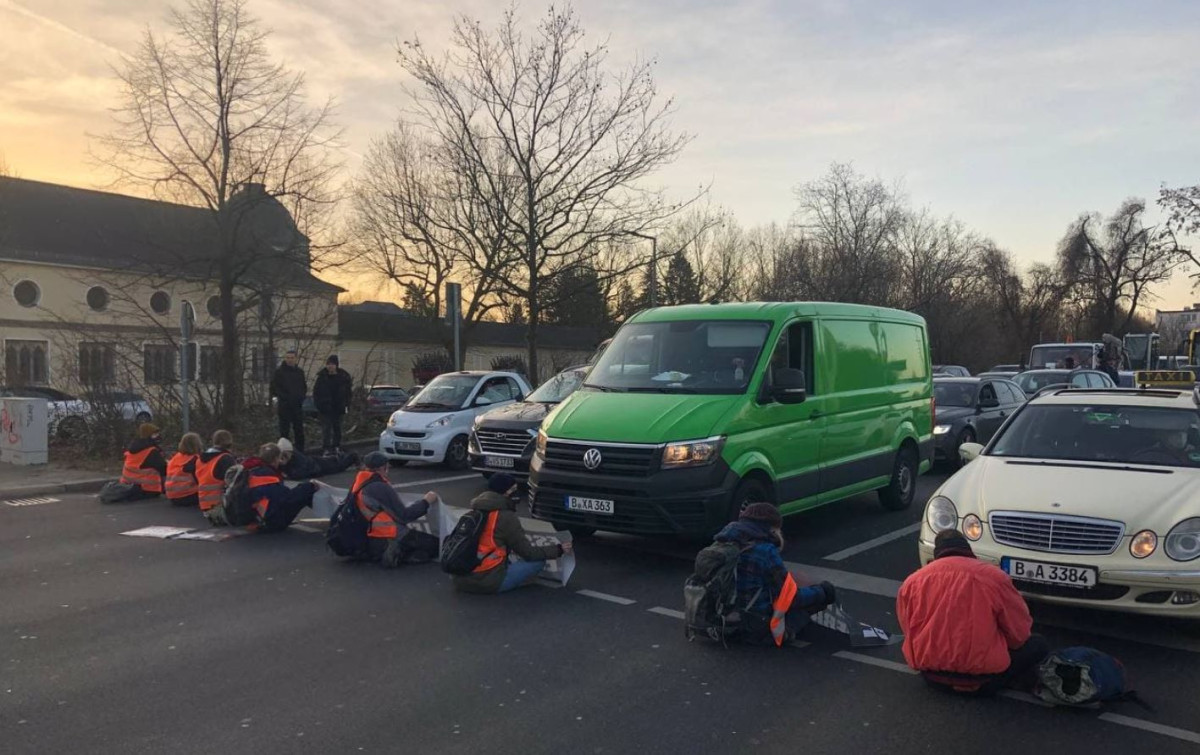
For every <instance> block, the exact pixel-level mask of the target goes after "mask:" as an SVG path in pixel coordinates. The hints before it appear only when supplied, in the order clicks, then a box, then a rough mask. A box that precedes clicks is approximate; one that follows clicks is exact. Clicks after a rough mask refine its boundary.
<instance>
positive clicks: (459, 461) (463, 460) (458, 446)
mask: <svg viewBox="0 0 1200 755" xmlns="http://www.w3.org/2000/svg"><path fill="white" fill-rule="evenodd" d="M470 462H471V459H470V457H469V456H467V436H465V435H460V436H458V437H457V438H455V439H454V440H452V441H450V445H449V446H447V447H446V458H445V460H444V463H445V464H446V466H447V467H449V468H450V469H455V470H457V469H466V468H467V466H468V465H469V464H470Z"/></svg>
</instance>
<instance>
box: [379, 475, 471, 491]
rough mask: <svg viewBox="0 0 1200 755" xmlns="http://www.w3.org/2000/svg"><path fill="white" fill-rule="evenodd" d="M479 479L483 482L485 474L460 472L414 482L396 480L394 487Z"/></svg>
mask: <svg viewBox="0 0 1200 755" xmlns="http://www.w3.org/2000/svg"><path fill="white" fill-rule="evenodd" d="M476 479H477V480H479V481H480V482H481V483H482V482H483V475H481V474H479V473H475V474H460V475H454V476H453V477H430V478H428V479H425V480H413V481H412V482H395V483H392V487H393V488H412V487H416V486H417V485H437V484H438V483H440V482H458V481H459V480H476Z"/></svg>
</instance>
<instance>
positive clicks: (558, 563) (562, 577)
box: [528, 530, 575, 586]
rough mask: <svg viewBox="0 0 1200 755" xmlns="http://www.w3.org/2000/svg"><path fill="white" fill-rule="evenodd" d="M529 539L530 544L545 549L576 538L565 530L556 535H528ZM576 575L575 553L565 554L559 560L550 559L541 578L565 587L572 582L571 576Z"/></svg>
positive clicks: (544, 533) (545, 533)
mask: <svg viewBox="0 0 1200 755" xmlns="http://www.w3.org/2000/svg"><path fill="white" fill-rule="evenodd" d="M528 537H529V540H530V542H532V543H533V544H534V545H537V546H540V547H545V546H548V545H560V544H562V543H569V542H572V541H573V540H574V537H573V536H572V535H571V533H570V532H569V531H567V530H563V531H562V532H554V533H549V532H538V533H528ZM574 573H575V554H574V553H564V554H563V555H562V556H559V557H558V558H554V559H550V560H548V561H546V568H545V570H544V571H543V572H542V573H541V575H540V577H541V578H542V579H548V580H550V581H551V582H557V583H559V584H560V585H563V586H565V585H566V584H567V582H569V581H571V575H572V574H574Z"/></svg>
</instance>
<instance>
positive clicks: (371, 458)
mask: <svg viewBox="0 0 1200 755" xmlns="http://www.w3.org/2000/svg"><path fill="white" fill-rule="evenodd" d="M387 465H388V457H386V456H384V455H383V454H382V453H380V452H379V451H372V452H371V453H369V454H367V455H366V456H364V457H363V466H364V467H366V468H367V469H381V468H383V467H386V466H387Z"/></svg>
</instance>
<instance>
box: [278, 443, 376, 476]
mask: <svg viewBox="0 0 1200 755" xmlns="http://www.w3.org/2000/svg"><path fill="white" fill-rule="evenodd" d="M275 445H277V446H279V451H280V452H281V453H282V454H283V464H282V465H281V466H280V469H282V470H283V476H284V477H286V478H288V479H289V480H312V479H315V478H317V477H324V476H325V475H327V474H337V473H338V472H345V471H346V470H347V469H349V468H350V467H352V466H354V465H355V464H357V463H358V454H356V453H354V452H353V451H350V452H348V453H339V454H336V455H334V456H316V457H314V456H309V455H308V454H306V453H303V452H301V451H300V450H299V449H297V448H296V447H295V446H293V445H292V442H291V441H290V440H288V439H287V438H280V439H279V440H277V441H276V442H275Z"/></svg>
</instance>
